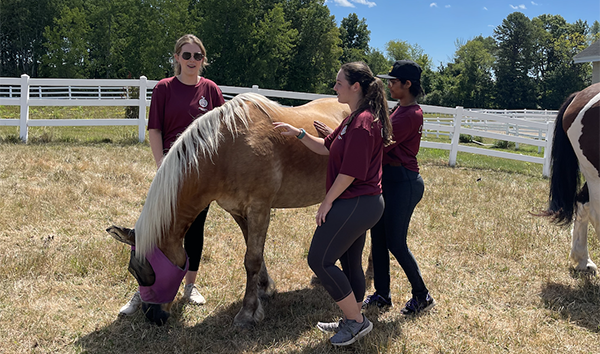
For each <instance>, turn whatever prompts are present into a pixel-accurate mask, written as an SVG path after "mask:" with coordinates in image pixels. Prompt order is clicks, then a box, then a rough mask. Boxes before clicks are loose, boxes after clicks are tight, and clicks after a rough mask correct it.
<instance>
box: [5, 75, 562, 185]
mask: <svg viewBox="0 0 600 354" xmlns="http://www.w3.org/2000/svg"><path fill="white" fill-rule="evenodd" d="M157 82H158V81H153V80H147V79H146V77H145V76H142V77H141V78H139V79H128V80H110V79H106V80H105V79H94V80H91V79H35V78H34V79H32V78H30V77H29V76H27V75H22V76H21V77H20V78H4V77H0V106H1V105H4V106H20V118H19V119H6V118H4V119H3V118H2V117H0V126H18V127H20V128H19V132H20V133H19V135H20V138H21V139H22V140H23V141H24V142H27V138H28V128H29V127H40V126H109V125H110V126H137V127H138V137H139V141H140V142H143V141H144V139H145V134H146V125H147V120H146V111H147V107H149V106H150V97H151V90H152V88H154V86H155V85H156V83H157ZM219 87H220V88H221V90H222V91H223V94H224V95H225V96H228V95H237V94H240V93H244V92H256V93H260V94H262V95H264V96H267V97H275V98H290V99H299V100H309V101H310V100H315V99H318V98H323V97H335V96H331V95H320V94H312V93H301V92H289V91H276V90H266V89H260V88H258V86H253V87H252V88H245V87H232V86H219ZM130 88H136V89H137V90H139V91H138V92H139V98H133V97H130V96H131V95H130ZM21 93H24V94H21ZM393 104H394V103H392V102H390V105H393ZM35 106H137V107H139V116H138V118H136V119H118V118H108V119H29V107H35ZM421 107H422V108H423V112H424V113H425V115H426V117H425V123H424V126H423V135H424V136H425V137H427V136H432V135H435V136H440V135H442V136H448V137H449V138H450V139H451V142H450V143H449V144H448V143H438V142H430V141H422V142H421V146H423V147H426V148H434V149H443V150H449V151H450V158H449V161H448V163H449V165H450V166H454V165H455V164H456V157H457V153H458V152H459V151H462V152H468V153H473V154H479V155H487V156H494V157H501V158H506V159H512V160H519V161H527V162H533V163H540V164H542V165H543V174H544V176H548V175H549V171H550V151H551V150H552V149H551V147H552V132H553V129H554V117H555V116H556V111H531V110H522V111H503V110H501V111H489V110H488V111H485V110H474V109H464V108H462V107H456V108H449V107H437V106H429V105H421ZM549 133H550V134H549ZM461 134H468V135H472V136H479V137H484V138H491V139H496V140H504V141H511V142H514V143H515V144H516V145H517V146H518V144H519V143H522V144H528V145H533V146H538V151H541V150H542V148H543V150H544V157H536V156H529V155H523V154H519V153H509V152H502V151H495V150H490V149H484V148H477V147H471V146H465V145H460V144H459V138H460V135H461Z"/></svg>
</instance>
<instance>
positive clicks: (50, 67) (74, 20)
mask: <svg viewBox="0 0 600 354" xmlns="http://www.w3.org/2000/svg"><path fill="white" fill-rule="evenodd" d="M81 5H82V4H81V3H80V4H79V6H74V7H70V6H67V5H64V6H63V8H62V10H61V11H60V17H59V18H58V19H56V20H55V21H54V25H53V26H52V27H50V26H47V27H46V29H45V31H44V36H45V37H46V38H47V39H48V42H46V48H47V54H45V55H44V60H43V61H44V63H45V65H44V66H43V67H42V72H43V73H44V74H46V75H47V76H50V77H73V78H86V77H87V70H88V66H89V52H88V46H87V42H86V40H85V38H86V37H87V36H88V34H89V32H90V26H89V25H88V22H87V19H86V13H85V11H84V9H83V7H82V6H81Z"/></svg>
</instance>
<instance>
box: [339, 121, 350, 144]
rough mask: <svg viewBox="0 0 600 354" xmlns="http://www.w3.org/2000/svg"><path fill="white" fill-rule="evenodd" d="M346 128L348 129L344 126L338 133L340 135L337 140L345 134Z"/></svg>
mask: <svg viewBox="0 0 600 354" xmlns="http://www.w3.org/2000/svg"><path fill="white" fill-rule="evenodd" d="M346 128H348V126H347V125H344V128H343V129H342V132H341V133H340V135H338V139H340V140H342V135H344V134H346Z"/></svg>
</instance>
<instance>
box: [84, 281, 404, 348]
mask: <svg viewBox="0 0 600 354" xmlns="http://www.w3.org/2000/svg"><path fill="white" fill-rule="evenodd" d="M214 301H218V300H217V299H215V300H214ZM209 304H210V299H209ZM186 306H190V305H187V304H184V303H182V301H181V300H179V301H176V302H175V303H174V305H173V308H172V312H171V317H170V318H169V320H168V322H167V324H165V325H164V326H162V327H158V326H156V325H153V324H151V323H149V322H146V321H145V317H144V316H143V314H142V313H141V311H139V312H138V313H136V314H135V315H134V316H131V317H126V318H116V320H115V321H114V322H113V323H111V324H110V325H108V326H106V327H103V328H97V329H96V330H95V331H93V332H91V333H89V334H87V335H84V336H82V337H80V338H79V339H78V340H77V341H76V342H75V343H74V344H75V346H77V347H78V348H80V349H81V351H82V352H85V353H167V352H168V353H255V352H268V353H271V352H285V353H297V354H308V353H339V352H343V353H377V352H381V350H382V348H385V347H387V346H388V345H390V343H392V342H393V341H394V340H395V339H396V338H397V337H399V336H400V335H401V333H400V329H399V328H400V323H399V322H386V323H379V322H378V321H377V317H378V316H377V315H373V314H371V315H369V316H370V317H369V318H370V319H371V321H372V322H373V323H374V329H373V331H372V332H371V333H370V334H369V335H368V336H367V337H365V338H363V339H361V340H360V341H358V342H356V343H354V344H353V345H351V346H349V347H345V348H335V347H333V346H332V345H331V344H330V343H329V337H330V336H329V335H325V334H323V333H321V332H320V331H319V330H318V329H316V328H315V325H316V323H317V322H318V321H324V320H330V321H335V320H336V318H337V317H338V316H339V315H340V312H339V310H338V309H337V306H336V305H335V303H334V302H333V301H332V300H331V298H330V297H329V295H328V294H327V292H326V291H325V290H324V289H323V288H322V287H321V286H315V287H309V288H305V289H301V290H295V291H289V292H283V293H276V294H275V295H274V296H273V297H272V298H270V299H268V300H266V301H264V300H263V308H264V310H265V319H264V320H263V321H262V322H260V323H258V324H257V325H256V326H254V327H253V328H251V329H242V328H239V327H236V326H234V325H233V319H234V317H235V315H236V314H237V312H238V311H239V309H240V308H241V306H242V302H241V301H236V302H235V303H231V304H229V305H226V306H223V307H221V306H219V305H217V306H216V308H215V309H214V310H213V311H211V312H210V313H209V314H208V315H207V316H206V317H201V316H199V317H198V319H197V320H195V319H194V318H189V317H187V318H186V316H191V314H186V311H185V308H186ZM207 306H210V305H207ZM400 321H402V320H400ZM190 322H195V323H196V324H194V325H193V326H191V327H190V326H188V325H187V324H186V323H190ZM384 351H385V350H384Z"/></svg>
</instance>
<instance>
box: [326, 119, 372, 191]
mask: <svg viewBox="0 0 600 354" xmlns="http://www.w3.org/2000/svg"><path fill="white" fill-rule="evenodd" d="M348 119H349V117H346V119H344V120H343V121H342V123H341V124H340V125H339V126H338V127H337V128H336V129H335V130H334V131H333V133H331V134H329V135H328V136H327V137H326V138H325V147H326V148H327V149H328V150H329V161H328V163H327V181H326V187H327V191H329V189H330V188H331V186H332V185H333V182H335V179H336V178H337V175H338V174H340V173H342V174H345V175H348V176H351V177H354V178H355V179H354V181H353V182H352V184H351V185H350V186H349V187H348V188H346V190H345V191H344V192H343V193H342V194H341V195H340V196H339V198H341V199H349V198H354V197H358V196H360V195H378V194H381V174H382V171H381V159H382V157H383V137H382V135H381V134H382V132H381V122H379V121H378V122H375V123H374V122H373V119H374V118H373V114H372V113H371V112H369V111H363V112H362V113H360V114H359V115H357V116H356V117H354V119H353V120H352V122H350V124H347V122H348Z"/></svg>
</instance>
